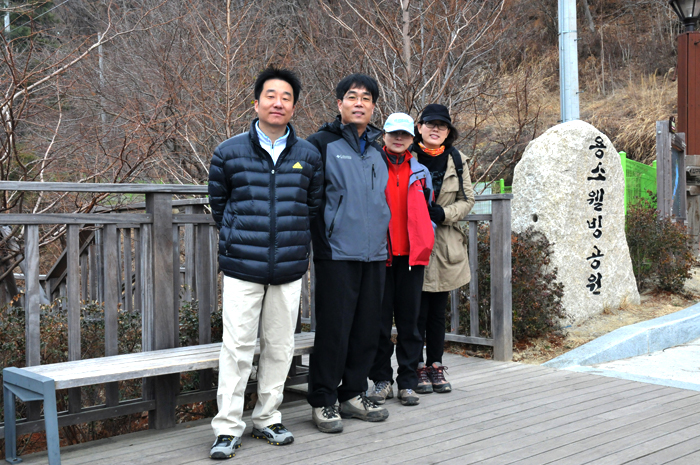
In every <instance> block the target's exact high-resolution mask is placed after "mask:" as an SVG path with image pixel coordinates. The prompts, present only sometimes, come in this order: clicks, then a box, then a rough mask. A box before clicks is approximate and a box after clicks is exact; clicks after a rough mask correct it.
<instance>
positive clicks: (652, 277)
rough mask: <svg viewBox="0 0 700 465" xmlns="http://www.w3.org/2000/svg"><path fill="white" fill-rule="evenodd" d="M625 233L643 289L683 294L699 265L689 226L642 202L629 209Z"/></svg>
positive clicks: (644, 201) (636, 275) (637, 276)
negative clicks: (664, 216)
mask: <svg viewBox="0 0 700 465" xmlns="http://www.w3.org/2000/svg"><path fill="white" fill-rule="evenodd" d="M625 232H626V235H627V246H628V247H629V251H630V258H631V259H632V269H633V271H634V276H635V278H636V280H637V287H638V288H639V290H643V289H658V290H663V291H670V292H681V291H682V290H683V285H684V284H685V281H686V280H688V279H689V278H690V277H691V275H690V268H691V267H692V266H693V265H694V264H695V258H694V255H693V248H692V245H691V242H690V236H689V235H688V232H687V231H686V228H685V226H684V225H683V224H680V223H677V222H674V221H673V220H671V219H670V218H662V217H660V216H659V214H658V211H657V210H656V209H655V208H654V205H653V204H652V203H651V202H649V201H647V200H644V199H642V201H641V202H640V203H639V204H637V205H634V206H632V207H631V208H630V209H629V210H628V212H627V217H626V219H625Z"/></svg>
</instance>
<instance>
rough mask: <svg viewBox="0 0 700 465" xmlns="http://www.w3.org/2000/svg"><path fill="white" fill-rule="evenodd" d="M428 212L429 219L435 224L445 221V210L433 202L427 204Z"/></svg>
mask: <svg viewBox="0 0 700 465" xmlns="http://www.w3.org/2000/svg"><path fill="white" fill-rule="evenodd" d="M428 214H430V221H432V222H433V223H435V224H442V222H443V221H445V210H443V209H442V207H441V206H440V205H438V204H437V203H435V202H431V203H430V205H428Z"/></svg>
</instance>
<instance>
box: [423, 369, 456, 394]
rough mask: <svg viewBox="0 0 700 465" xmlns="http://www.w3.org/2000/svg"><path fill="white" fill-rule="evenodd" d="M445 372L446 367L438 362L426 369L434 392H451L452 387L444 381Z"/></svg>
mask: <svg viewBox="0 0 700 465" xmlns="http://www.w3.org/2000/svg"><path fill="white" fill-rule="evenodd" d="M446 371H447V367H446V366H443V365H442V363H440V362H435V363H433V365H432V366H429V367H428V376H429V377H430V381H431V383H432V385H433V391H434V392H450V391H452V385H451V384H450V383H448V382H447V380H446V379H445V372H446Z"/></svg>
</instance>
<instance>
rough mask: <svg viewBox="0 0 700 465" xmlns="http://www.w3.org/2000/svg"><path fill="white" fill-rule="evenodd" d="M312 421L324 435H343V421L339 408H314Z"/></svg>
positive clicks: (331, 406)
mask: <svg viewBox="0 0 700 465" xmlns="http://www.w3.org/2000/svg"><path fill="white" fill-rule="evenodd" d="M311 419H312V420H313V421H314V424H315V425H316V426H317V427H318V430H319V431H320V432H322V433H342V432H343V420H342V419H341V418H340V414H339V413H338V407H336V406H335V405H330V406H328V407H314V408H313V411H312V413H311Z"/></svg>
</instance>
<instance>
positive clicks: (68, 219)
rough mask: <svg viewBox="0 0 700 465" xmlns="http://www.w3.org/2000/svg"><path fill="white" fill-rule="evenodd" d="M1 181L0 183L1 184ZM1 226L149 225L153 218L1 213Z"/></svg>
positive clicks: (120, 215)
mask: <svg viewBox="0 0 700 465" xmlns="http://www.w3.org/2000/svg"><path fill="white" fill-rule="evenodd" d="M1 182H2V181H0V183H1ZM0 218H2V222H3V224H10V225H14V224H27V225H28V224H33V225H41V224H77V225H84V224H116V223H150V222H152V221H153V218H152V217H151V216H150V215H148V214H136V213H118V214H117V213H100V214H97V213H41V214H29V213H2V214H0Z"/></svg>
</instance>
